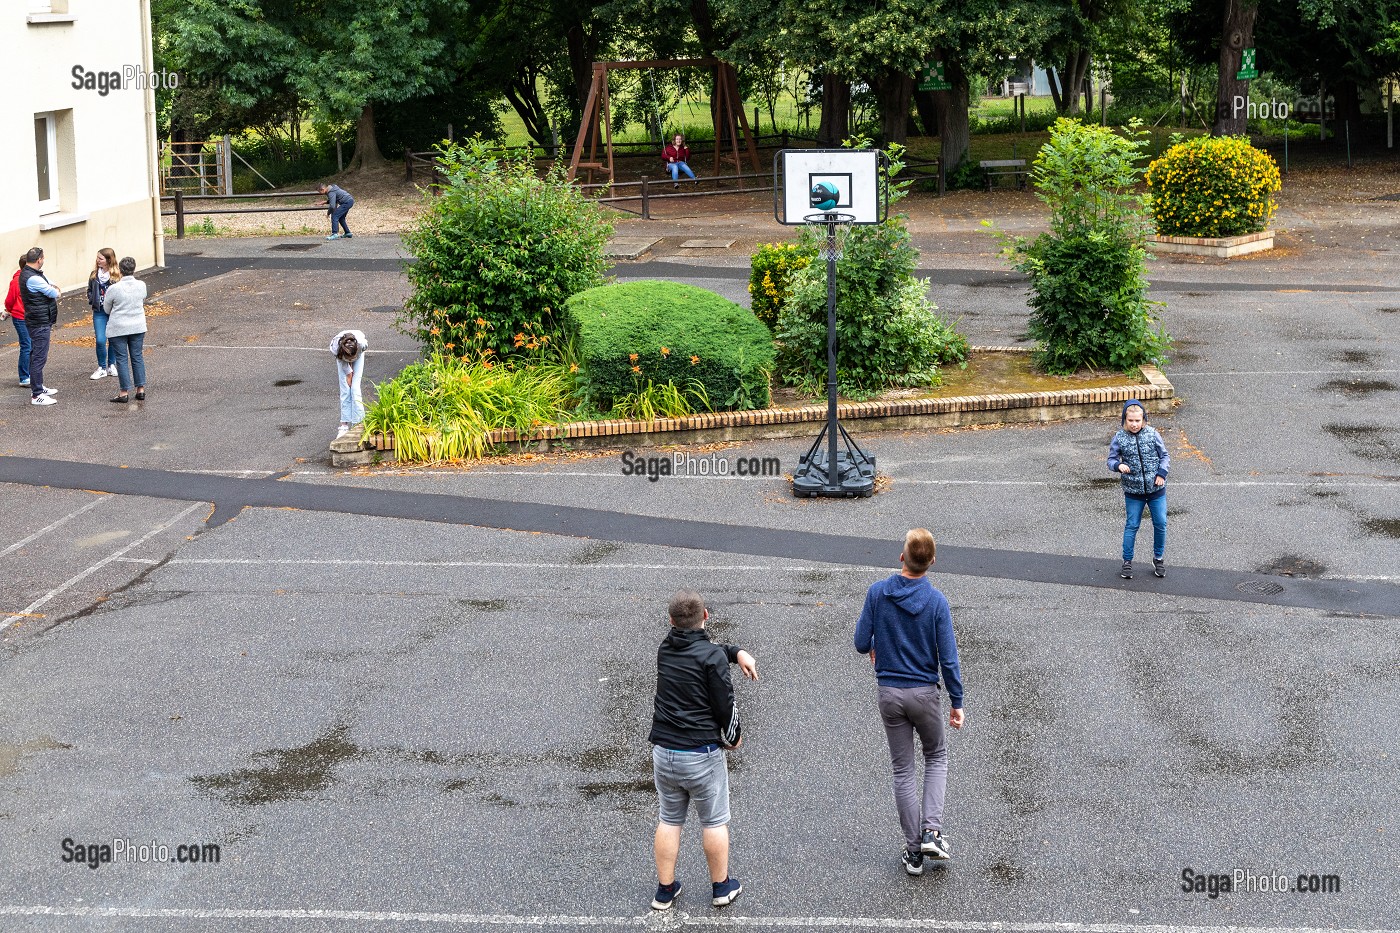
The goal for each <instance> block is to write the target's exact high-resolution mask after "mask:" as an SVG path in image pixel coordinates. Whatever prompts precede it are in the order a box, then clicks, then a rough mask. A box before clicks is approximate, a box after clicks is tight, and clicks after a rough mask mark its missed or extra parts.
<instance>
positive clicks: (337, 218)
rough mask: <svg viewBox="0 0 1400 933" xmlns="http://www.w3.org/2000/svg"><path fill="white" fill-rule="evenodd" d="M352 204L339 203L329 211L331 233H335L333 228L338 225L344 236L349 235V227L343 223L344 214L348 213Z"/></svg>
mask: <svg viewBox="0 0 1400 933" xmlns="http://www.w3.org/2000/svg"><path fill="white" fill-rule="evenodd" d="M354 206H355V205H353V204H340V205H337V206H336V209H335V210H333V211H331V233H332V234H334V233H335V228H336V227H337V226H339V227H340V229H341V230H342V231H344V233H345V235H346V236H349V235H350V228H349V227H347V226H346V225H345V215H346V214H348V213H350V208H352V207H354Z"/></svg>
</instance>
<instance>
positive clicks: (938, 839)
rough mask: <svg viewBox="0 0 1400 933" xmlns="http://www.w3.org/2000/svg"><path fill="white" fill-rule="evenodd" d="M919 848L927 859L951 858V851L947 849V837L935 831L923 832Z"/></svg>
mask: <svg viewBox="0 0 1400 933" xmlns="http://www.w3.org/2000/svg"><path fill="white" fill-rule="evenodd" d="M919 848H920V849H921V850H923V854H924V855H927V856H928V857H929V858H935V859H949V858H952V857H953V852H952V849H950V848H949V847H948V837H946V836H944V835H943V834H942V833H940V832H939V831H938V830H936V829H926V830H924V840H923V843H922V844H921V845H920V846H919Z"/></svg>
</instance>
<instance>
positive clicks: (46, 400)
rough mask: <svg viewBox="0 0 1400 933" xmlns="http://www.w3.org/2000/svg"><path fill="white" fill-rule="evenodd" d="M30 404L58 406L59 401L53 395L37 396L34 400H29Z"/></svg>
mask: <svg viewBox="0 0 1400 933" xmlns="http://www.w3.org/2000/svg"><path fill="white" fill-rule="evenodd" d="M29 404H31V405H57V404H58V399H56V398H54V397H53V396H52V395H36V396H34V397H33V398H32V399H30V400H29Z"/></svg>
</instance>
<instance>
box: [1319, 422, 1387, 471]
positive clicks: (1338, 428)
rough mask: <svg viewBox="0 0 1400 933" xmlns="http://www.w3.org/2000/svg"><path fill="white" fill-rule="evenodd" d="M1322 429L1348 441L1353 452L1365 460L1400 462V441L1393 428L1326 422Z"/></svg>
mask: <svg viewBox="0 0 1400 933" xmlns="http://www.w3.org/2000/svg"><path fill="white" fill-rule="evenodd" d="M1322 430H1324V431H1326V432H1327V433H1328V434H1330V435H1332V436H1333V437H1335V438H1337V439H1338V440H1342V441H1346V442H1347V446H1348V447H1349V448H1351V452H1352V454H1354V455H1355V456H1357V457H1360V458H1361V459H1363V460H1384V461H1387V462H1389V463H1400V443H1397V441H1396V440H1395V437H1394V436H1395V432H1394V430H1393V429H1391V428H1382V427H1380V426H1378V425H1374V424H1324V425H1323V426H1322Z"/></svg>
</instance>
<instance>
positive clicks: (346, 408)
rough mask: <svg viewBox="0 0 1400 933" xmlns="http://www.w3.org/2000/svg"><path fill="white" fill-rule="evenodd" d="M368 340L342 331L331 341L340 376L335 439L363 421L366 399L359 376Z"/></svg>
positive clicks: (362, 370)
mask: <svg viewBox="0 0 1400 933" xmlns="http://www.w3.org/2000/svg"><path fill="white" fill-rule="evenodd" d="M367 349H369V341H368V340H366V339H365V334H364V331H360V330H343V331H341V332H340V333H338V334H336V335H335V336H334V337H332V338H331V352H332V353H334V354H335V369H336V373H337V374H338V375H339V376H340V430H338V431H337V432H336V435H335V436H336V437H344V436H345V435H347V434H349V433H350V428H351V426H352V425H356V424H359V423H360V422H361V421H364V420H365V400H364V398H363V397H362V396H361V395H360V377H361V376H362V375H364V372H365V350H367Z"/></svg>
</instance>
